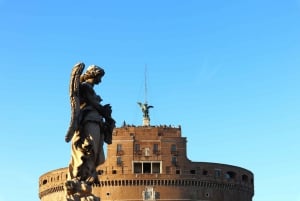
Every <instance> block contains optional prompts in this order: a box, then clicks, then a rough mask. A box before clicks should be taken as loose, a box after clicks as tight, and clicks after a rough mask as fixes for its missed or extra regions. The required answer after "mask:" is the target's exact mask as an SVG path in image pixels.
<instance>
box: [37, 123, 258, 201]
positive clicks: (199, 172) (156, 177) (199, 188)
mask: <svg viewBox="0 0 300 201" xmlns="http://www.w3.org/2000/svg"><path fill="white" fill-rule="evenodd" d="M147 123H149V121H147V119H146V120H145V119H144V125H142V126H128V125H123V126H122V127H120V128H115V129H114V132H113V139H112V144H111V145H108V146H107V159H106V161H105V163H104V164H102V165H100V166H99V167H98V168H97V170H98V174H99V181H100V183H99V184H97V185H94V186H93V193H94V194H95V195H97V196H99V197H100V198H101V200H102V201H110V200H112V201H113V200H114V201H121V200H122V201H125V200H126V201H138V200H157V201H159V200H165V201H167V200H168V201H183V200H191V201H192V200H195V201H196V200H198V201H200V200H201V201H252V197H253V195H254V184H253V174H252V173H251V172H250V171H249V170H246V169H244V168H241V167H236V166H232V165H226V164H219V163H206V162H194V161H191V160H190V159H188V158H187V153H186V137H182V134H181V128H180V127H171V126H150V125H149V124H147ZM66 179H67V168H61V169H57V170H52V171H50V172H47V173H45V174H43V175H42V176H41V177H40V179H39V197H40V199H41V201H54V200H55V201H60V200H63V197H64V183H65V181H66Z"/></svg>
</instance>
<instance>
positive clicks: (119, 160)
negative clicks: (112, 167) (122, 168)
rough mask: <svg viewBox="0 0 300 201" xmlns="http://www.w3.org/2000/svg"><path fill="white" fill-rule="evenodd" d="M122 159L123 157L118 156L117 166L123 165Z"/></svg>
mask: <svg viewBox="0 0 300 201" xmlns="http://www.w3.org/2000/svg"><path fill="white" fill-rule="evenodd" d="M122 163H123V162H122V158H121V156H118V157H117V165H122Z"/></svg>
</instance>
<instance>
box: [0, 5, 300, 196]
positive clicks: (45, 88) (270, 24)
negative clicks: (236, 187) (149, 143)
mask: <svg viewBox="0 0 300 201" xmlns="http://www.w3.org/2000/svg"><path fill="white" fill-rule="evenodd" d="M0 26H1V29H0V54H1V64H2V65H1V73H0V92H1V104H0V110H1V115H0V122H1V137H2V139H1V141H0V158H1V160H2V162H1V164H2V165H1V171H0V178H1V188H0V201H17V200H23V201H38V200H39V199H38V178H39V176H40V175H42V174H44V173H46V172H48V171H51V170H53V169H57V168H61V167H65V166H67V164H68V162H69V157H70V147H69V146H70V144H67V143H65V142H64V135H65V132H66V130H67V127H68V125H69V121H70V106H69V97H68V83H69V76H70V72H71V68H72V66H73V65H74V64H75V63H77V62H78V61H83V62H85V64H86V65H90V64H97V65H99V66H103V68H104V69H105V71H106V75H105V77H104V79H103V83H102V84H101V85H99V86H98V87H97V88H96V90H97V92H98V93H99V94H101V96H102V98H103V102H104V103H110V104H111V105H112V107H113V115H114V117H115V119H116V121H117V125H118V126H120V125H121V124H122V122H123V121H124V120H125V121H126V122H127V123H128V124H135V125H140V124H141V123H142V114H141V111H140V109H139V107H138V105H137V104H136V102H137V101H144V98H145V96H144V70H145V66H146V65H147V72H148V73H147V74H148V85H147V86H148V94H147V100H148V102H149V103H150V104H151V105H154V109H152V110H151V111H150V115H151V124H153V125H160V124H166V125H174V126H177V125H181V127H182V135H183V136H184V137H187V140H188V142H187V145H188V157H189V158H190V159H191V160H193V161H205V162H217V163H225V164H231V165H236V166H241V167H244V168H246V169H249V170H251V171H252V172H253V173H254V174H255V180H254V182H255V196H254V199H253V201H282V200H291V201H300V192H299V189H300V184H299V180H300V173H299V169H300V161H299V154H300V146H299V134H300V105H299V104H300V90H299V87H300V79H299V78H300V57H299V54H300V1H299V0H286V1H277V0H275V1H274V0H272V1H271V0H252V1H237V0H232V1H226V2H225V1H220V0H211V1H205V0H203V1H200V0H198V1H196V0H195V1H193V0H189V1H174V0H172V1H169V0H164V1H157V0H152V1H131V0H128V1H114V0H112V1H94V0H90V1H74V0H73V1H70V0H66V1H58V0H53V1H48V2H42V1H35V0H28V1H14V0H10V1H8V0H0ZM16 189H17V191H16Z"/></svg>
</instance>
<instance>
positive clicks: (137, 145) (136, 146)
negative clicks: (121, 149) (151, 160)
mask: <svg viewBox="0 0 300 201" xmlns="http://www.w3.org/2000/svg"><path fill="white" fill-rule="evenodd" d="M134 151H136V152H138V151H140V144H134Z"/></svg>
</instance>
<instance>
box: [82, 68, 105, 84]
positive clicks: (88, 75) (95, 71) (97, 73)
mask: <svg viewBox="0 0 300 201" xmlns="http://www.w3.org/2000/svg"><path fill="white" fill-rule="evenodd" d="M104 74H105V72H104V70H103V69H102V68H100V67H99V66H96V65H90V66H89V67H88V68H87V70H86V72H85V73H84V74H83V75H81V77H80V81H81V82H85V81H87V80H90V79H93V80H94V82H95V84H98V83H100V82H101V78H102V77H103V76H104Z"/></svg>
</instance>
